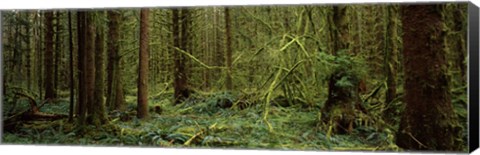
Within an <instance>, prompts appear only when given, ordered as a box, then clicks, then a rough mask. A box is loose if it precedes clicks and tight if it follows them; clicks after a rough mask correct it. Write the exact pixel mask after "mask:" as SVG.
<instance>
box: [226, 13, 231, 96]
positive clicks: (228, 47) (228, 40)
mask: <svg viewBox="0 0 480 155" xmlns="http://www.w3.org/2000/svg"><path fill="white" fill-rule="evenodd" d="M225 37H226V54H225V57H226V58H225V59H226V62H225V63H226V64H227V70H226V72H227V74H226V75H227V76H226V79H225V85H226V87H227V90H232V89H233V84H232V34H231V29H230V11H229V8H228V7H225Z"/></svg>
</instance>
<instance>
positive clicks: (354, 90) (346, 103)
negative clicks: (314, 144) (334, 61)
mask: <svg viewBox="0 0 480 155" xmlns="http://www.w3.org/2000/svg"><path fill="white" fill-rule="evenodd" d="M346 10H347V6H334V7H333V15H332V17H331V20H333V23H331V24H333V25H331V27H330V31H331V32H330V33H331V38H332V41H333V45H332V48H333V54H334V55H336V56H342V55H345V54H347V53H346V52H342V53H339V51H340V50H348V47H349V45H348V40H349V36H348V22H347V18H346ZM348 69H349V68H348V67H345V66H341V68H340V69H337V70H336V71H335V72H334V73H333V74H332V75H331V76H330V79H329V82H328V99H327V101H326V103H325V106H324V108H323V109H322V118H323V121H324V122H328V123H330V124H331V125H332V126H334V130H333V132H334V133H339V134H344V133H347V132H348V133H350V132H351V131H352V130H353V126H354V119H355V117H356V116H355V106H356V105H357V104H359V103H360V96H359V91H358V90H359V89H358V86H359V84H360V80H359V78H358V77H356V75H352V74H351V73H349V72H348V71H347V70H348ZM344 78H346V79H348V80H349V82H350V83H352V84H351V85H345V86H340V85H338V84H337V82H338V81H339V80H341V79H344Z"/></svg>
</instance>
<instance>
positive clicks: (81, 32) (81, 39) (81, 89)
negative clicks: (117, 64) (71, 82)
mask: <svg viewBox="0 0 480 155" xmlns="http://www.w3.org/2000/svg"><path fill="white" fill-rule="evenodd" d="M85 21H86V20H85V12H84V11H78V12H77V33H78V34H77V37H78V39H77V47H78V50H77V51H78V54H77V55H78V66H77V67H78V74H77V75H78V78H77V79H78V102H77V107H78V122H77V123H78V124H79V126H80V129H82V128H83V126H84V125H85V124H86V116H87V101H86V92H87V90H86V87H85V81H84V79H85V72H84V71H85V42H86V41H85V35H86V34H85V32H86V30H85V29H86V22H85Z"/></svg>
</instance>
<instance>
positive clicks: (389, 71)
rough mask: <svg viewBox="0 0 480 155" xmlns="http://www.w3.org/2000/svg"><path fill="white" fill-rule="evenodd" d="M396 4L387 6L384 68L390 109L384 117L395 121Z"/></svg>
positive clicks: (387, 103)
mask: <svg viewBox="0 0 480 155" xmlns="http://www.w3.org/2000/svg"><path fill="white" fill-rule="evenodd" d="M395 7H396V6H386V8H385V9H386V11H385V12H386V16H385V19H386V21H387V22H386V24H385V37H384V42H385V43H384V45H385V48H384V50H385V51H384V61H385V62H384V68H385V76H386V78H387V81H386V82H387V91H386V94H385V104H386V105H387V106H386V107H388V109H386V110H385V112H384V118H385V120H386V121H387V122H391V121H393V120H392V119H391V118H393V116H394V115H392V114H394V111H395V109H393V107H392V106H390V105H391V102H392V101H393V100H394V99H395V98H396V97H397V85H396V82H395V81H396V79H395V72H396V68H395V66H396V65H395V64H394V63H395V59H394V58H395V54H396V51H398V49H395V48H396V47H397V46H396V45H395V44H396V38H397V36H396V31H397V29H396V27H397V25H396V22H395V16H394V13H395V12H396V10H394V9H395Z"/></svg>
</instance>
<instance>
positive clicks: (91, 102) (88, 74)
mask: <svg viewBox="0 0 480 155" xmlns="http://www.w3.org/2000/svg"><path fill="white" fill-rule="evenodd" d="M85 19H86V20H87V21H86V25H87V26H86V36H85V41H86V42H85V61H86V62H85V70H84V72H85V87H86V92H85V93H86V94H87V95H86V96H87V97H86V98H87V122H88V123H89V124H91V123H92V121H93V119H94V118H93V117H92V116H93V113H94V111H95V107H96V106H95V97H94V95H95V23H94V12H87V13H86V17H85Z"/></svg>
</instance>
